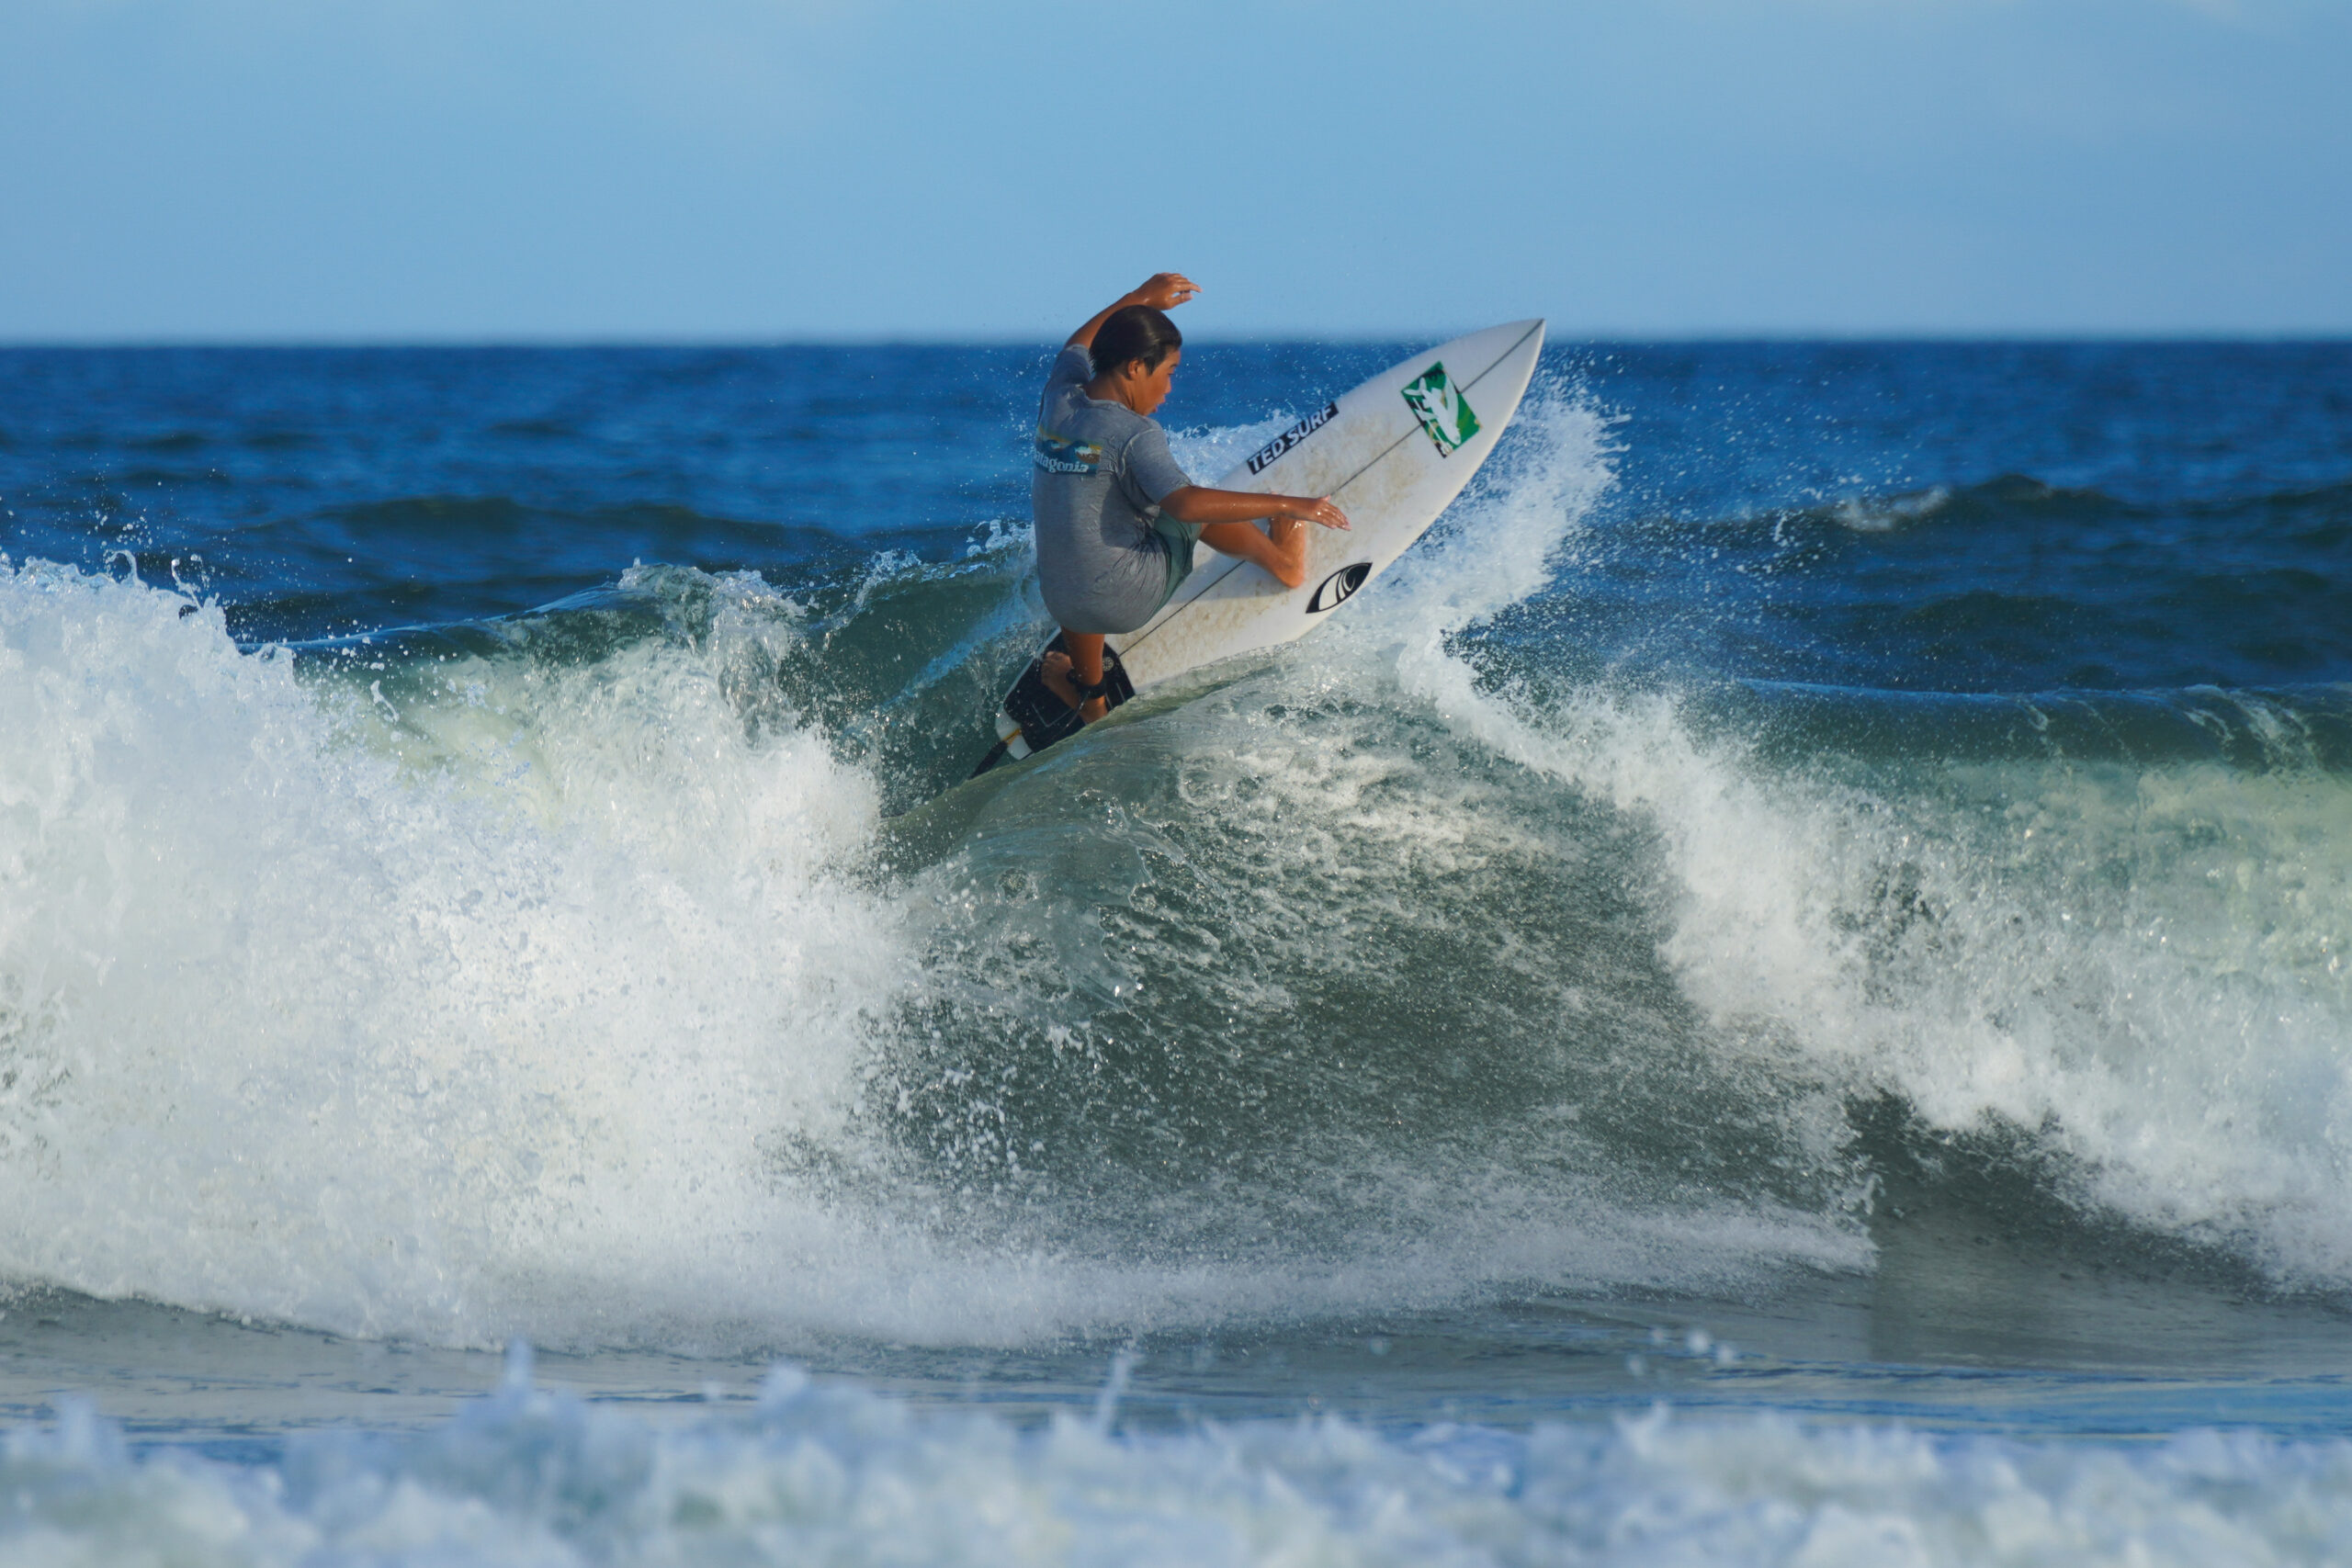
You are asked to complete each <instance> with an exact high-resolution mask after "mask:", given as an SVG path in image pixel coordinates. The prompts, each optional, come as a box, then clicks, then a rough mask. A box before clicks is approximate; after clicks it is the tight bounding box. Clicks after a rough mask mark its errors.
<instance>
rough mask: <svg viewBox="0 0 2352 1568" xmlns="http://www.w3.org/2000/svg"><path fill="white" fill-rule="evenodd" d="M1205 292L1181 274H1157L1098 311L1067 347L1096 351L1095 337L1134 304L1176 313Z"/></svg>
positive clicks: (1073, 334) (1071, 334) (1070, 340)
mask: <svg viewBox="0 0 2352 1568" xmlns="http://www.w3.org/2000/svg"><path fill="white" fill-rule="evenodd" d="M1200 291H1201V289H1200V286H1199V285H1198V284H1196V283H1194V282H1193V280H1192V279H1191V278H1189V277H1186V276H1184V275H1183V274H1182V273H1181V272H1155V273H1153V274H1152V275H1151V276H1149V277H1148V278H1145V279H1144V281H1143V283H1142V285H1141V286H1140V287H1139V288H1130V289H1128V290H1127V291H1126V292H1125V294H1122V295H1120V296H1119V297H1118V298H1117V299H1114V300H1112V301H1111V302H1110V303H1109V304H1108V305H1105V306H1103V308H1102V309H1101V310H1097V311H1095V312H1094V314H1093V316H1092V318H1091V319H1090V320H1089V321H1087V323H1086V324H1085V325H1084V326H1082V327H1080V328H1079V329H1078V331H1076V332H1074V333H1070V334H1069V341H1067V342H1065V343H1064V344H1062V346H1063V347H1064V348H1092V347H1093V346H1094V334H1095V333H1099V332H1101V331H1102V330H1103V322H1105V321H1109V320H1110V319H1111V317H1112V315H1113V314H1114V312H1116V311H1120V310H1125V309H1126V308H1127V307H1128V306H1130V305H1148V306H1150V307H1151V308H1152V309H1153V310H1174V309H1175V308H1176V307H1177V306H1179V305H1182V303H1183V302H1184V301H1185V300H1187V299H1191V298H1192V297H1193V295H1195V294H1198V293H1199V292H1200Z"/></svg>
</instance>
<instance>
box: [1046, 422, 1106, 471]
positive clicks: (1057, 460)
mask: <svg viewBox="0 0 2352 1568" xmlns="http://www.w3.org/2000/svg"><path fill="white" fill-rule="evenodd" d="M1036 461H1037V466H1038V467H1039V468H1043V469H1045V470H1046V472H1047V473H1049V474H1092V473H1099V472H1101V471H1102V468H1103V446H1102V444H1101V443H1100V442H1095V441H1072V440H1070V439H1069V437H1067V436H1061V435H1056V434H1054V433H1053V432H1052V431H1050V430H1041V431H1039V432H1037V458H1036Z"/></svg>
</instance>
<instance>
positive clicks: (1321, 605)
mask: <svg viewBox="0 0 2352 1568" xmlns="http://www.w3.org/2000/svg"><path fill="white" fill-rule="evenodd" d="M1543 348H1544V323H1543V322H1542V321H1512V322H1510V323H1508V324H1507V325H1504V326H1499V327H1488V328H1487V330H1486V331H1485V332H1480V333H1471V334H1470V335H1469V336H1467V337H1458V338H1455V339H1454V340H1453V342H1452V343H1447V344H1440V345H1438V346H1437V347H1435V348H1432V349H1427V350H1424V351H1423V352H1422V353H1419V354H1417V355H1413V356H1412V357H1411V358H1409V359H1407V360H1405V361H1403V362H1402V363H1401V364H1397V365H1395V366H1392V367H1389V368H1388V369H1386V370H1384V371H1382V372H1381V373H1380V374H1379V375H1377V376H1374V378H1372V379H1370V380H1369V381H1366V382H1364V383H1363V385H1362V386H1360V387H1357V388H1356V389H1354V390H1352V391H1350V392H1346V393H1343V394H1341V395H1340V397H1339V398H1337V399H1336V400H1333V401H1331V402H1329V403H1326V404H1325V405H1324V406H1323V407H1322V408H1320V409H1318V410H1317V411H1316V412H1313V413H1310V414H1308V415H1307V416H1306V418H1305V419H1302V420H1300V421H1299V422H1298V423H1295V424H1294V425H1292V426H1291V427H1290V428H1289V429H1287V430H1285V431H1283V433H1282V434H1279V435H1277V436H1275V437H1274V438H1273V439H1272V441H1270V442H1268V443H1267V444H1266V445H1265V446H1262V447H1261V448H1259V449H1258V450H1257V451H1256V452H1253V453H1251V454H1250V457H1247V458H1245V459H1244V460H1243V461H1242V462H1241V463H1240V464H1239V465H1238V467H1236V468H1234V469H1233V471H1232V472H1230V473H1228V474H1227V475H1226V476H1225V477H1224V478H1222V479H1218V480H1217V481H1216V488H1217V489H1219V490H1240V491H1258V492H1260V493H1261V494H1262V493H1278V494H1283V495H1328V496H1329V497H1331V499H1332V500H1333V501H1335V502H1338V503H1339V505H1340V510H1341V511H1343V512H1345V513H1347V514H1348V521H1349V522H1350V524H1351V525H1352V526H1351V527H1350V528H1349V529H1347V530H1345V531H1341V530H1339V529H1334V528H1320V527H1315V526H1313V525H1309V527H1308V528H1307V531H1306V532H1307V545H1306V581H1305V583H1303V584H1302V585H1301V586H1299V587H1297V588H1295V589H1294V588H1284V587H1283V585H1282V583H1280V582H1279V581H1276V580H1275V579H1274V577H1273V575H1272V573H1270V572H1268V571H1267V570H1265V569H1263V568H1262V567H1259V566H1255V565H1253V564H1251V563H1250V562H1248V561H1244V560H1241V559H1239V558H1236V557H1232V556H1225V555H1219V554H1218V553H1217V552H1216V551H1215V550H1212V549H1210V548H1209V547H1207V546H1206V545H1203V546H1201V547H1199V554H1198V555H1197V556H1196V558H1195V564H1194V566H1193V574H1192V575H1191V576H1190V577H1188V578H1186V579H1185V580H1184V581H1183V582H1182V584H1181V585H1180V586H1179V587H1178V588H1177V590H1176V593H1175V596H1174V597H1173V598H1171V599H1170V600H1169V602H1168V603H1167V604H1164V605H1162V606H1160V610H1159V614H1158V615H1154V616H1153V617H1152V618H1151V619H1150V620H1149V621H1148V622H1146V623H1145V624H1144V625H1143V626H1139V627H1137V628H1136V630H1134V631H1132V632H1128V633H1126V634H1125V635H1124V636H1114V637H1106V638H1105V639H1104V648H1105V656H1104V660H1103V665H1104V674H1105V675H1106V676H1108V677H1109V679H1110V681H1111V692H1110V701H1111V703H1112V705H1114V706H1116V705H1118V704H1120V703H1122V702H1124V701H1125V700H1126V699H1127V698H1128V697H1130V696H1133V695H1134V694H1136V693H1137V692H1143V691H1148V690H1149V689H1150V688H1152V687H1153V686H1156V685H1158V684H1159V683H1160V682H1163V681H1167V680H1170V679H1171V678H1173V677H1175V676H1178V675H1182V674H1183V673H1184V672H1185V671H1188V670H1195V669H1198V668H1199V667H1200V666H1202V665H1204V664H1211V663H1214V662H1216V660H1220V659H1230V658H1233V657H1234V656H1235V655H1237V654H1242V653H1250V652H1253V651H1255V650H1256V649H1262V648H1271V647H1272V646H1273V645H1275V644H1276V643H1283V642H1288V641H1290V640H1291V639H1292V638H1294V637H1303V636H1305V635H1306V633H1308V632H1310V631H1312V630H1314V629H1315V627H1316V626H1319V625H1321V624H1322V622H1323V621H1324V619H1325V618H1326V617H1328V616H1329V615H1330V614H1331V612H1333V611H1334V610H1336V609H1338V608H1339V607H1340V605H1341V604H1345V603H1346V602H1347V601H1348V600H1349V599H1351V598H1352V597H1353V596H1354V595H1355V594H1356V593H1358V592H1361V591H1362V590H1363V585H1364V584H1365V583H1367V582H1369V581H1372V580H1373V579H1374V577H1377V576H1378V575H1379V574H1380V573H1381V572H1382V571H1384V570H1386V569H1387V567H1388V563H1389V562H1391V561H1393V560H1395V559H1396V558H1397V557H1398V556H1400V555H1402V554H1403V553H1404V552H1405V549H1406V547H1408V546H1409V545H1411V544H1412V542H1413V541H1414V540H1415V539H1418V538H1419V537H1420V536H1421V535H1422V534H1423V533H1424V532H1425V531H1426V530H1427V529H1428V528H1429V525H1430V524H1432V523H1434V522H1436V521H1437V519H1438V514H1439V513H1442V512H1443V511H1444V510H1445V508H1446V506H1447V505H1448V503H1450V502H1452V501H1453V498H1454V497H1455V496H1456V495H1459V494H1460V493H1461V492H1462V487H1463V486H1464V485H1466V484H1468V483H1469V482H1470V477H1471V476H1472V475H1473V474H1475V473H1476V472H1477V471H1478V466H1479V465H1480V464H1481V463H1484V462H1485V461H1486V460H1487V454H1488V453H1490V452H1492V451H1493V450H1494V449H1495V443H1496V442H1497V441H1498V440H1499V439H1501V437H1502V433H1503V427H1504V426H1505V425H1507V424H1509V423H1510V419H1511V415H1512V414H1514V413H1516V412H1518V410H1519V400H1520V399H1521V396H1523V395H1524V394H1525V393H1526V391H1527V383H1528V381H1529V379H1530V378H1532V377H1533V376H1534V374H1535V360H1536V356H1537V355H1539V354H1540V353H1541V352H1542V351H1543ZM1059 646H1060V638H1059V637H1056V638H1055V640H1054V641H1053V642H1052V643H1049V644H1047V645H1046V647H1047V649H1048V650H1052V649H1057V648H1059ZM1041 657H1042V656H1041ZM1038 671H1039V665H1038V662H1037V661H1036V660H1032V661H1031V663H1030V666H1029V668H1028V670H1027V671H1024V672H1023V675H1022V678H1021V680H1020V681H1019V682H1016V683H1015V684H1014V686H1013V688H1012V691H1011V692H1010V693H1008V694H1006V696H1005V700H1004V705H1003V707H1002V708H1001V709H1000V710H999V711H998V713H997V725H996V730H997V738H998V744H997V746H996V747H995V748H994V749H993V750H990V751H989V755H988V756H987V757H986V758H985V759H984V760H983V761H981V763H980V766H979V768H978V770H976V772H978V773H985V772H987V771H988V770H989V767H991V766H993V765H994V764H995V763H996V762H997V761H1000V760H1001V759H1003V758H1006V757H1025V756H1028V755H1029V754H1030V753H1031V752H1033V751H1035V750H1042V749H1043V748H1044V747H1046V746H1050V745H1052V744H1053V743H1054V742H1055V741H1057V740H1060V739H1064V738H1066V737H1067V736H1069V735H1073V734H1076V733H1077V732H1078V730H1079V729H1080V728H1081V726H1080V723H1079V719H1078V715H1077V714H1076V712H1074V711H1073V710H1072V709H1070V708H1069V707H1068V706H1067V705H1064V704H1063V703H1062V701H1061V700H1060V699H1059V698H1057V697H1056V696H1055V695H1054V694H1052V693H1050V692H1048V691H1046V688H1045V685H1044V682H1042V680H1040V679H1039V674H1038Z"/></svg>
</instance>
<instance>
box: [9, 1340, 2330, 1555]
mask: <svg viewBox="0 0 2352 1568" xmlns="http://www.w3.org/2000/svg"><path fill="white" fill-rule="evenodd" d="M0 1495H5V1496H6V1497H7V1498H8V1499H9V1503H8V1506H7V1507H6V1509H5V1510H0V1556H5V1557H6V1559H7V1560H8V1561H9V1562H22V1563H28V1564H29V1563H42V1564H50V1563H55V1564H68V1563H92V1564H96V1563H119V1562H217V1563H224V1564H225V1563H234V1564H252V1565H254V1568H261V1565H266V1564H271V1563H287V1564H294V1563H301V1564H304V1565H306V1568H329V1565H334V1564H345V1563H351V1564H359V1563H366V1564H400V1563H418V1564H423V1563H435V1564H439V1563H451V1562H460V1563H484V1564H488V1563H529V1564H547V1565H550V1568H553V1565H558V1564H571V1563H657V1562H662V1563H667V1562H832V1563H843V1564H850V1563H863V1562H896V1563H927V1564H928V1563H939V1564H951V1563H974V1564H1006V1565H1011V1564H1056V1563H1067V1564H1087V1563H1103V1564H1110V1563H1118V1564H1122V1565H1127V1564H1152V1563H1169V1564H1178V1563H1182V1564H1184V1565H1186V1568H1193V1565H1198V1564H1226V1563H1231V1564H1249V1563H1266V1564H1273V1563H1298V1562H1342V1563H1362V1564H1367V1565H1369V1564H1379V1563H1397V1564H1407V1563H1410V1564H1415V1565H1421V1564H1432V1563H1438V1564H1461V1565H1463V1568H1469V1565H1471V1564H1512V1563H1526V1564H1533V1563H1539V1562H1541V1563H1555V1562H1571V1563H1591V1564H1621V1563H1622V1564H1626V1565H1628V1568H1631V1565H1634V1564H1642V1565H1645V1568H1646V1565H1649V1564H1656V1563H1684V1562H1687V1563H1699V1562H1705V1563H1722V1564H1746V1563H1758V1564H1767V1563H1769V1564H1783V1563H1785V1564H1806V1565H1812V1568H1835V1565H1837V1564H1844V1563H1852V1564H1856V1565H1857V1568H1863V1565H1867V1568H1888V1565H1890V1564H1894V1565H1914V1564H1916V1565H1922V1568H1924V1565H1928V1564H1938V1563H1954V1564H1957V1563H1969V1564H1980V1563H1982V1564H1997V1563H2021V1564H2023V1563H2031V1564H2051V1563H2061V1562H2063V1563H2067V1564H2070V1565H2072V1564H2098V1563H2116V1564H2129V1565H2131V1568H2163V1565H2165V1564H2174V1563H2178V1564H2184V1565H2195V1568H2206V1565H2209V1564H2212V1563H2221V1562H2267V1563H2303V1562H2308V1563H2321V1562H2341V1561H2344V1560H2345V1558H2346V1555H2347V1554H2352V1444H2347V1443H2345V1442H2342V1441H2327V1442H2293V1441H2283V1440H2278V1439H2273V1438H2261V1437H2256V1436H2252V1435H2231V1434H2222V1433H2210V1432H2206V1433H2192V1434H2188V1435H2185V1436H2181V1437H2177V1438H2171V1439H2169V1440H2166V1441H2164V1442H2161V1443H2151V1444H2144V1445H2118V1444H2109V1443H2093V1442H2065V1443H2046V1442H2030V1441H2018V1440H2014V1439H2005V1438H1981V1437H1948V1436H1935V1435H1928V1434H1923V1433H1918V1432H1913V1431H1907V1430H1904V1429H1901V1428H1896V1427H1859V1426H1846V1425H1827V1424H1824V1425H1801V1424H1798V1423H1796V1422H1792V1421H1790V1420H1788V1419H1786V1418H1781V1417H1770V1416H1767V1417H1756V1418H1739V1419H1720V1418H1708V1419H1701V1420H1692V1419H1689V1418H1685V1417H1679V1416H1674V1415H1672V1414H1670V1413H1669V1412H1668V1411H1667V1410H1665V1409H1664V1408H1659V1409H1657V1410H1654V1411H1652V1412H1651V1413H1650V1414H1649V1415H1647V1416H1643V1417H1641V1418H1639V1419H1634V1420H1621V1421H1619V1422H1616V1423H1614V1424H1611V1425H1590V1426H1547V1427H1537V1428H1536V1429H1535V1430H1534V1431H1532V1433H1527V1434H1516V1433H1506V1432H1498V1431H1493V1430H1487V1429H1480V1428H1475V1427H1445V1426H1441V1427H1428V1428H1423V1429H1421V1430H1419V1431H1417V1432H1412V1433H1409V1434H1403V1435H1397V1436H1383V1435H1381V1434H1378V1433H1375V1432H1374V1431H1371V1430H1367V1429H1365V1428H1363V1427H1357V1426H1353V1425H1351V1424H1349V1423H1347V1422H1344V1421H1341V1420H1338V1419H1329V1418H1327V1419H1323V1420H1317V1421H1300V1422H1292V1423H1283V1422H1249V1423H1239V1424H1235V1425H1231V1426H1216V1427H1203V1428H1200V1429H1197V1430H1194V1431H1191V1432H1185V1433H1178V1434H1114V1432H1111V1431H1108V1430H1106V1429H1105V1428H1104V1427H1103V1425H1101V1424H1098V1423H1097V1422H1091V1421H1080V1420H1077V1419H1074V1418H1070V1417H1063V1418H1059V1419H1057V1420H1056V1421H1054V1422H1053V1423H1052V1424H1051V1425H1049V1426H1046V1427H1043V1428H1039V1429H1032V1430H1026V1431H1023V1430H1020V1429H1017V1428H1014V1427H1009V1426H1007V1425H1005V1424H1003V1423H1002V1422H1001V1421H999V1420H996V1419H994V1418H992V1417H989V1416H980V1415H971V1416H965V1415H923V1414H921V1413H917V1412H914V1411H911V1410H910V1409H909V1408H907V1407H906V1406H904V1405H901V1404H896V1403H894V1402H891V1401H889V1400H887V1399H883V1398H879V1397H876V1396H875V1395H872V1394H869V1393H863V1392H861V1391H858V1390H855V1389H853V1388H841V1387H823V1386H819V1385H815V1384H812V1383H811V1382H810V1381H809V1379H808V1378H806V1377H805V1376H804V1375H802V1374H801V1373H799V1372H797V1371H795V1370H793V1369H791V1368H779V1369H777V1370H776V1371H775V1372H774V1373H772V1374H771V1375H770V1377H769V1380H768V1382H767V1384H766V1387H765V1390H764V1392H763V1396H762V1398H761V1401H760V1403H759V1405H758V1408H757V1411H756V1413H755V1414H752V1415H749V1416H725V1415H720V1414H717V1413H714V1414H713V1415H711V1416H707V1417H706V1418H704V1419H703V1420H701V1421H699V1422H696V1423H695V1424H693V1425H689V1426H684V1427H667V1428H664V1427H655V1426H653V1425H651V1424H650V1423H648V1422H646V1421H645V1420H643V1419H642V1418H641V1417H639V1416H632V1415H628V1414H623V1413H620V1412H616V1411H614V1410H611V1409H608V1408H599V1407H594V1406H590V1405H584V1404H581V1403H580V1402H579V1401H577V1400H575V1399H572V1398H570V1397H568V1396H565V1395H562V1394H558V1393H547V1392H540V1391H536V1390H534V1389H533V1388H532V1387H531V1386H530V1385H529V1383H528V1382H526V1380H525V1379H524V1378H522V1377H519V1376H517V1377H514V1378H511V1379H510V1381H509V1382H508V1384H507V1385H506V1386H505V1387H504V1388H503V1389H502V1390H501V1391H500V1392H499V1393H497V1394H496V1395H495V1396H494V1397H492V1398H489V1399H485V1400H481V1401H480V1402H477V1403H476V1404H473V1405H472V1406H470V1407H469V1408H468V1409H467V1410H465V1411H464V1412H463V1413H461V1414H460V1415H459V1416H458V1417H457V1418H456V1419H455V1420H453V1421H451V1422H450V1423H449V1424H447V1426H445V1427H442V1428H440V1429H439V1430H436V1431H433V1432H429V1433H426V1434H424V1435H422V1436H419V1437H414V1438H373V1437H366V1436H359V1435H351V1434H338V1435H334V1436H328V1437H318V1438H298V1439H296V1441H295V1443H294V1444H293V1446H292V1449H291V1450H290V1451H289V1453H288V1458H287V1459H286V1461H284V1462H283V1463H282V1464H279V1465H274V1466H262V1467H252V1468H245V1467H236V1466H231V1465H225V1464H220V1463H213V1462H208V1461H203V1460H200V1459H197V1458H194V1457H191V1456H188V1455H185V1454H175V1453H170V1452H164V1453H158V1454H153V1455H148V1456H139V1455H134V1454H132V1453H131V1452H130V1451H129V1450H126V1448H125V1447H124V1445H123V1443H122V1440H121V1437H120V1435H119V1433H118V1432H117V1431H116V1430H115V1429H113V1428H112V1427H109V1426H108V1425H107V1424H106V1423H105V1422H104V1421H102V1420H100V1419H99V1418H97V1416H96V1415H94V1414H93V1413H92V1412H90V1411H89V1410H88V1409H87V1408H86V1407H81V1406H76V1407H74V1408H72V1409H69V1410H68V1412H67V1413H66V1414H65V1415H64V1416H62V1418H61V1419H60V1420H59V1421H58V1422H57V1423H56V1425H55V1426H53V1427H21V1428H18V1429H17V1430H15V1431H13V1432H11V1433H9V1434H8V1435H7V1437H6V1440H5V1442H0Z"/></svg>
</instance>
